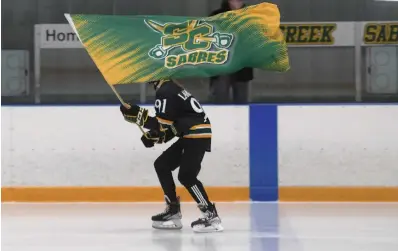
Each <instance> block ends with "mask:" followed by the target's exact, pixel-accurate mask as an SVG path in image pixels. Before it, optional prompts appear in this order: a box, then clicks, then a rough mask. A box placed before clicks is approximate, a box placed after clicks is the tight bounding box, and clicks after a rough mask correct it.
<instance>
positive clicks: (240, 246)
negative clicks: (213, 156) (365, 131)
mask: <svg viewBox="0 0 398 251" xmlns="http://www.w3.org/2000/svg"><path fill="white" fill-rule="evenodd" d="M217 208H218V211H219V214H220V216H221V219H222V220H223V225H224V228H225V231H224V232H222V233H214V234H195V233H193V232H192V231H191V229H190V223H191V221H193V220H195V219H197V218H198V217H199V216H200V215H199V211H198V210H197V208H196V207H195V205H194V204H190V203H187V204H183V205H182V213H183V223H184V228H183V229H182V230H180V231H170V230H169V231H162V230H155V229H152V228H151V221H150V216H152V215H153V214H156V213H159V212H161V211H163V209H164V205H163V204H159V203H145V204H144V203H138V204H134V203H126V204H2V250H3V251H28V250H35V251H36V250H37V251H50V250H51V251H64V250H70V251H94V250H112V251H127V250H129V251H131V250H139V251H155V250H162V251H191V250H192V251H193V250H195V251H202V250H203V251H235V250H236V251H246V250H250V251H260V250H261V251H263V250H264V251H329V250H330V251H370V250H372V251H397V250H398V204H393V203H390V204H388V203H380V204H362V203H357V204H355V203H340V204H339V203H324V204H317V203H300V204H296V203H279V204H277V203H218V204H217Z"/></svg>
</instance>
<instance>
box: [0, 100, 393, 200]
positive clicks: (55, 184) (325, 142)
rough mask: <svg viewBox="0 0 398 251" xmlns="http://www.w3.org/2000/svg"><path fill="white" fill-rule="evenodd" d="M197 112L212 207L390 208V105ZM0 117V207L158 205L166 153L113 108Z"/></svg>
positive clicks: (39, 109) (14, 110) (24, 110)
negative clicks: (158, 166)
mask: <svg viewBox="0 0 398 251" xmlns="http://www.w3.org/2000/svg"><path fill="white" fill-rule="evenodd" d="M148 108H150V107H148ZM150 109H151V108H150ZM205 110H206V112H207V113H208V114H209V117H210V119H211V121H212V125H213V134H214V135H213V143H212V152H211V153H210V154H208V155H207V156H206V157H205V160H204V163H203V168H202V172H201V174H200V179H201V180H202V181H203V183H204V184H205V185H206V186H208V187H209V193H210V196H211V197H212V198H213V200H215V201H246V200H250V199H251V200H256V201H275V200H281V201H303V200H306V201H398V105H368V106H359V105H349V106H341V105H327V106H321V105H310V106H299V105H296V106H290V105H289V106H287V105H286V106H285V105H282V106H277V105H251V106H205ZM1 112H2V116H1V117H2V122H1V130H2V142H1V143H2V144H1V148H2V150H1V153H2V160H1V166H2V172H1V174H2V201H28V202H34V201H58V202H63V201H91V202H98V201H161V200H162V192H161V190H160V188H159V186H158V180H157V177H156V173H155V171H154V168H153V162H154V160H155V159H156V157H157V156H158V155H159V154H160V153H161V152H162V151H163V150H164V149H165V147H166V146H165V145H159V146H156V147H155V148H151V149H146V148H145V147H144V146H143V145H142V143H141V141H140V137H141V132H140V130H139V129H138V128H136V126H134V125H132V124H129V123H127V122H125V121H124V120H123V119H122V117H121V115H120V112H119V109H118V106H2V111H1ZM176 174H177V172H175V173H174V175H175V177H176ZM177 182H178V181H177ZM178 190H179V193H180V194H181V196H182V199H183V200H190V198H189V195H188V194H187V193H186V192H185V191H184V189H183V188H182V187H179V188H178Z"/></svg>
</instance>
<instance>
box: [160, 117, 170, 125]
mask: <svg viewBox="0 0 398 251" xmlns="http://www.w3.org/2000/svg"><path fill="white" fill-rule="evenodd" d="M156 118H157V120H158V122H159V123H161V124H164V125H172V124H173V123H174V122H173V121H171V120H167V119H161V118H159V117H156Z"/></svg>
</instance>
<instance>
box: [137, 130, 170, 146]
mask: <svg viewBox="0 0 398 251" xmlns="http://www.w3.org/2000/svg"><path fill="white" fill-rule="evenodd" d="M164 138H165V133H164V131H158V130H150V131H148V132H146V133H145V134H144V135H142V137H141V141H142V143H143V144H144V146H145V147H147V148H149V147H153V146H154V145H155V143H158V144H161V143H163V142H164Z"/></svg>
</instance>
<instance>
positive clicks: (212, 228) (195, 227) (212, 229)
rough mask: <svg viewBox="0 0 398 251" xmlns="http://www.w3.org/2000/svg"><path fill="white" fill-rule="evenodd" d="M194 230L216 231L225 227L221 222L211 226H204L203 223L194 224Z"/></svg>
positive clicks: (199, 231)
mask: <svg viewBox="0 0 398 251" xmlns="http://www.w3.org/2000/svg"><path fill="white" fill-rule="evenodd" d="M192 230H193V231H194V232H195V233H214V232H222V231H224V227H223V226H221V224H212V225H211V226H209V227H203V225H199V226H194V227H193V228H192Z"/></svg>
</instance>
